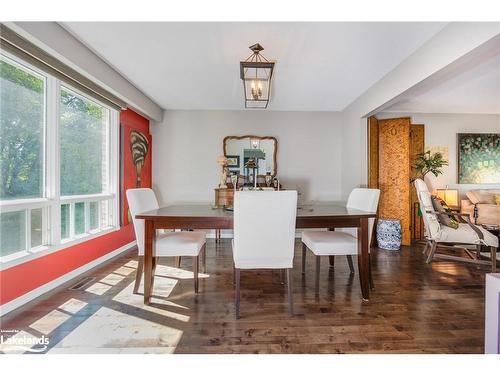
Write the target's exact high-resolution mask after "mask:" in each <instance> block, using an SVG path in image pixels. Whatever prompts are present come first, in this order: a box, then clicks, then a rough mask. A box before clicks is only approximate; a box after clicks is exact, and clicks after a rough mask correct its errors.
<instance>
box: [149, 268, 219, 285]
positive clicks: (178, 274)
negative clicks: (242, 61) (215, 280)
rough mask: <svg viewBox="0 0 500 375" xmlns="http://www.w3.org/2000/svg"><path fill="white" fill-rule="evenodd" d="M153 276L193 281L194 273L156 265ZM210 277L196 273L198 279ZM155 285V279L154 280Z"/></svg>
mask: <svg viewBox="0 0 500 375" xmlns="http://www.w3.org/2000/svg"><path fill="white" fill-rule="evenodd" d="M155 276H157V277H162V276H166V277H172V278H175V279H183V280H184V279H193V278H194V273H193V271H191V270H185V269H182V268H176V267H170V266H163V265H158V266H156V273H155ZM207 277H210V275H209V274H207V273H201V272H200V273H198V278H200V279H203V278H207ZM155 283H156V279H155Z"/></svg>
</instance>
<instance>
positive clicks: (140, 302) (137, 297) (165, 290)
mask: <svg viewBox="0 0 500 375" xmlns="http://www.w3.org/2000/svg"><path fill="white" fill-rule="evenodd" d="M177 283H178V281H177V280H173V279H167V278H157V279H155V283H154V288H153V290H154V292H153V297H152V298H151V304H150V305H145V304H144V295H143V294H142V293H143V290H144V283H143V282H141V285H140V286H139V294H134V293H133V289H134V282H131V283H130V284H129V285H127V287H126V288H124V289H123V290H121V291H120V292H119V293H118V294H117V295H116V296H114V297H113V301H116V302H120V303H123V304H126V305H129V306H133V307H135V308H138V309H141V310H144V311H149V312H153V313H155V314H159V315H161V316H163V317H166V318H171V319H175V320H179V321H181V322H188V321H189V316H188V315H185V314H182V313H181V312H182V310H188V308H187V307H185V306H182V305H179V304H176V303H174V302H170V301H167V300H166V298H167V297H168V296H169V295H170V293H171V292H172V290H173V289H174V287H175V286H176V284H177ZM160 296H161V297H160ZM173 310H180V311H179V312H176V311H173Z"/></svg>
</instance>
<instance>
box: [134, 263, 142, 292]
mask: <svg viewBox="0 0 500 375" xmlns="http://www.w3.org/2000/svg"><path fill="white" fill-rule="evenodd" d="M143 269H144V257H139V263H138V264H137V271H136V273H135V284H134V294H137V292H138V291H139V285H140V284H141V278H142V271H143Z"/></svg>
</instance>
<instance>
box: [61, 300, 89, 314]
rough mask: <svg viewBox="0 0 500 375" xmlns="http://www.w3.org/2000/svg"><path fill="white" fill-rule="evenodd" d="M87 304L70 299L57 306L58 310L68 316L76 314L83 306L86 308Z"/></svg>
mask: <svg viewBox="0 0 500 375" xmlns="http://www.w3.org/2000/svg"><path fill="white" fill-rule="evenodd" d="M87 305H88V303H87V302H83V301H80V300H78V299H76V298H70V299H69V300H67V301H66V302H64V303H63V304H62V305H60V306H59V309H60V310H64V311H66V312H67V313H70V314H76V313H77V312H78V311H80V310H81V309H83V308H84V307H85V306H87Z"/></svg>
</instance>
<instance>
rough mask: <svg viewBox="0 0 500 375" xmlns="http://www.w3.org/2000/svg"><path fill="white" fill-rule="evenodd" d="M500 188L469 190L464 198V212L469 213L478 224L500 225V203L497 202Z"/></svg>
mask: <svg viewBox="0 0 500 375" xmlns="http://www.w3.org/2000/svg"><path fill="white" fill-rule="evenodd" d="M495 195H498V196H500V189H476V190H470V191H468V192H467V198H468V199H464V200H462V213H466V214H469V215H470V217H471V218H474V221H475V222H476V223H477V224H496V225H500V205H498V204H495Z"/></svg>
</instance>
